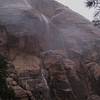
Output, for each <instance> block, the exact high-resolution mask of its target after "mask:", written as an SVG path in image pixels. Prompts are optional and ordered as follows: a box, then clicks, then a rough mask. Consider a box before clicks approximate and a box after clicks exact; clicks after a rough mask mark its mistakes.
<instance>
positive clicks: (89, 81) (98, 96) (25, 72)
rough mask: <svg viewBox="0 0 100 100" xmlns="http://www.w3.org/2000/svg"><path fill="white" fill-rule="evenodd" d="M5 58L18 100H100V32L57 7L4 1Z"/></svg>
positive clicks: (0, 10)
mask: <svg viewBox="0 0 100 100" xmlns="http://www.w3.org/2000/svg"><path fill="white" fill-rule="evenodd" d="M0 54H2V55H3V56H5V57H7V59H8V61H9V69H8V77H7V84H8V86H9V87H11V88H12V89H13V90H14V92H15V95H16V97H15V100H100V30H99V29H98V28H95V27H94V26H93V25H92V23H91V22H89V21H88V20H87V19H85V18H84V17H82V16H81V15H79V14H77V13H75V12H73V11H72V10H71V9H69V8H68V7H66V6H64V5H62V4H60V3H58V2H57V1H54V0H0ZM5 95H6V94H5Z"/></svg>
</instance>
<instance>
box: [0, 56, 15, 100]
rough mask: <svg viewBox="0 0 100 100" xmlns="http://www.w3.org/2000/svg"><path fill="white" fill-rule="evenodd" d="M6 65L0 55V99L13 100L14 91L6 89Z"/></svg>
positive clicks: (4, 59) (5, 61)
mask: <svg viewBox="0 0 100 100" xmlns="http://www.w3.org/2000/svg"><path fill="white" fill-rule="evenodd" d="M7 65H8V63H7V60H6V58H5V57H3V56H2V55H0V98H1V99H2V100H14V99H13V98H14V91H13V90H12V89H11V88H8V86H7V82H6V78H7V69H8V66H7Z"/></svg>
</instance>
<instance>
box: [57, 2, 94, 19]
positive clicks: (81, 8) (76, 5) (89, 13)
mask: <svg viewBox="0 0 100 100" xmlns="http://www.w3.org/2000/svg"><path fill="white" fill-rule="evenodd" d="M57 1H59V2H61V3H63V4H64V5H67V6H68V7H70V8H71V9H73V10H75V11H76V12H78V13H80V14H81V15H83V16H84V17H86V18H87V19H89V20H92V19H93V13H94V10H93V9H89V8H86V6H85V1H86V0H57Z"/></svg>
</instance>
